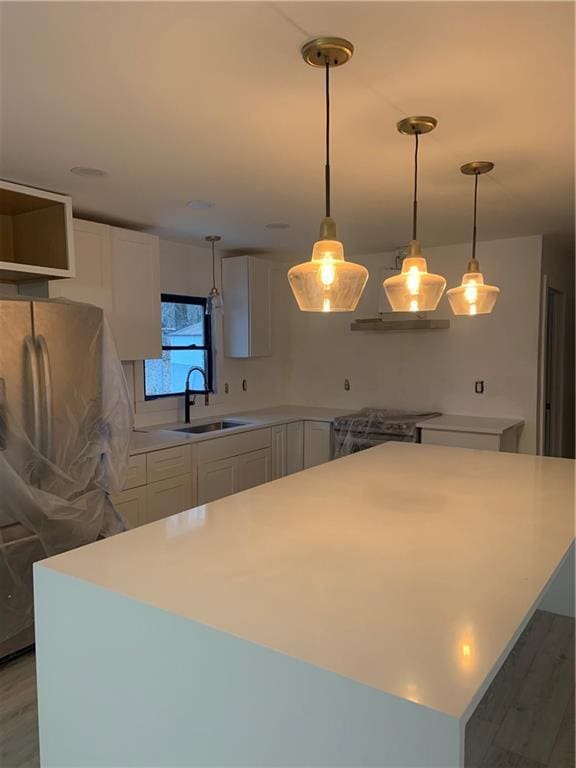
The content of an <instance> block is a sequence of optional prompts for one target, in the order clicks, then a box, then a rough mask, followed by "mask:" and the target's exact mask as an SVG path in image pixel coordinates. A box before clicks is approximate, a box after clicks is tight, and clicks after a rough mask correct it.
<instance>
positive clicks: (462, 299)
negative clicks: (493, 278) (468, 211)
mask: <svg viewBox="0 0 576 768" xmlns="http://www.w3.org/2000/svg"><path fill="white" fill-rule="evenodd" d="M493 168H494V163H491V162H489V161H486V160H476V161H474V162H472V163H465V164H464V165H463V166H462V167H461V168H460V171H461V172H462V173H463V174H465V175H466V176H474V224H473V228H472V258H471V260H470V261H469V262H468V271H467V272H465V273H464V275H463V276H462V282H461V284H460V285H459V286H458V287H457V288H450V289H449V290H448V291H446V295H447V296H448V301H449V302H450V307H451V309H452V312H453V313H454V314H455V315H467V316H468V317H475V316H476V315H488V314H490V312H492V310H493V309H494V305H495V304H496V300H497V299H498V295H499V294H500V289H499V288H497V287H496V286H495V285H486V284H485V283H484V275H483V274H482V272H480V264H479V263H478V259H477V258H476V216H477V211H478V176H481V175H482V174H483V173H489V172H490V171H491V170H492V169H493Z"/></svg>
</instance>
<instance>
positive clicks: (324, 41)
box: [302, 37, 354, 69]
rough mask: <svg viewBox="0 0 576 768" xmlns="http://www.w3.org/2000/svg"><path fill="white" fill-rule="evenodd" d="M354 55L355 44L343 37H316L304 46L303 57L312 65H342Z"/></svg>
mask: <svg viewBox="0 0 576 768" xmlns="http://www.w3.org/2000/svg"><path fill="white" fill-rule="evenodd" d="M353 55H354V46H353V45H352V43H351V42H350V41H349V40H344V38H343V37H316V38H315V39H314V40H309V41H308V42H307V43H304V45H303V46H302V58H303V59H304V61H305V62H306V64H310V66H311V67H322V68H323V69H324V67H325V66H326V64H328V65H329V66H330V67H340V66H342V64H346V62H348V61H350V59H351V58H352V56H353Z"/></svg>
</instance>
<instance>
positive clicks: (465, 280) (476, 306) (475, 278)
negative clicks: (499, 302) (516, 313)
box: [446, 262, 500, 316]
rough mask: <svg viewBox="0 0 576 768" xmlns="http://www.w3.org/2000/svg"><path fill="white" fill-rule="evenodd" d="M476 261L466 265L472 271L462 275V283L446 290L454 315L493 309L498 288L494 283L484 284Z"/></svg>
mask: <svg viewBox="0 0 576 768" xmlns="http://www.w3.org/2000/svg"><path fill="white" fill-rule="evenodd" d="M477 265H478V262H476V266H475V268H474V262H471V263H470V264H469V265H468V269H471V270H472V271H470V272H466V274H465V275H464V276H463V277H462V284H461V285H459V286H458V287H457V288H450V289H449V290H448V291H446V295H447V296H448V301H449V302H450V307H451V308H452V312H454V314H455V315H469V316H474V315H488V314H489V313H490V312H492V310H493V309H494V304H496V299H497V298H498V294H499V293H500V289H499V288H497V287H496V286H495V285H486V284H485V283H484V276H483V275H482V272H478V271H477V270H478V267H477Z"/></svg>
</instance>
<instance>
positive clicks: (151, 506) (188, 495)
mask: <svg viewBox="0 0 576 768" xmlns="http://www.w3.org/2000/svg"><path fill="white" fill-rule="evenodd" d="M146 495H147V510H146V520H145V521H144V522H146V523H153V522H154V521H155V520H162V519H163V518H164V517H169V516H170V515H176V514H178V512H182V511H183V510H185V509H189V508H190V507H191V506H192V505H193V500H192V475H191V474H188V475H182V476H180V477H171V478H169V479H168V480H159V481H158V482H156V483H150V484H149V485H147V486H146Z"/></svg>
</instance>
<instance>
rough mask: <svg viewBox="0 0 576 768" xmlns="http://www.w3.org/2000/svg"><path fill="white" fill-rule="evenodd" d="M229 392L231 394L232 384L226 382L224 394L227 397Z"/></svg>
mask: <svg viewBox="0 0 576 768" xmlns="http://www.w3.org/2000/svg"><path fill="white" fill-rule="evenodd" d="M229 392H230V384H228V382H226V383H225V384H224V393H225V394H226V395H227V394H228V393H229Z"/></svg>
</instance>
